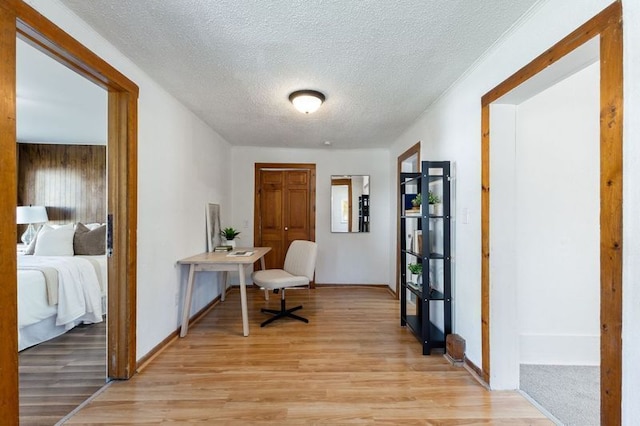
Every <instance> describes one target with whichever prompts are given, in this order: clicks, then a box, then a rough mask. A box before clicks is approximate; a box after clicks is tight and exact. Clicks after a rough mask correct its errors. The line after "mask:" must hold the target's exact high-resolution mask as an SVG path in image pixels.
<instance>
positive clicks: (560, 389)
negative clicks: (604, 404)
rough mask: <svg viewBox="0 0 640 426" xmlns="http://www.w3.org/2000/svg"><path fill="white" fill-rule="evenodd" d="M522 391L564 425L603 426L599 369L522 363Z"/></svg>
mask: <svg viewBox="0 0 640 426" xmlns="http://www.w3.org/2000/svg"><path fill="white" fill-rule="evenodd" d="M520 390H522V391H523V392H525V393H527V394H528V395H529V396H530V397H531V398H533V399H534V400H535V401H536V402H537V403H538V404H540V405H541V406H542V407H544V408H545V409H546V410H547V411H549V412H550V413H551V414H553V415H554V416H555V417H556V418H557V419H558V420H560V421H561V422H562V424H564V425H567V426H589V425H599V424H600V367H587V366H575V365H532V364H521V365H520Z"/></svg>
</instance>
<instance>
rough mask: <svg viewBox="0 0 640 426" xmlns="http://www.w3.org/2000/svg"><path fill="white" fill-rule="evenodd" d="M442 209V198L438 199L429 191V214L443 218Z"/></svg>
mask: <svg viewBox="0 0 640 426" xmlns="http://www.w3.org/2000/svg"><path fill="white" fill-rule="evenodd" d="M441 207H442V204H440V197H438V196H437V195H436V194H434V193H433V192H432V191H429V214H432V215H436V216H441V214H442V212H441V211H440V210H441V209H440V208H441Z"/></svg>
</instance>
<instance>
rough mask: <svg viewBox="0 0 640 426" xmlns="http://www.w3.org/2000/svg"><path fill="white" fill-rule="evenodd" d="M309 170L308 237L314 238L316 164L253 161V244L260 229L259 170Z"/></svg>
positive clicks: (256, 242)
mask: <svg viewBox="0 0 640 426" xmlns="http://www.w3.org/2000/svg"><path fill="white" fill-rule="evenodd" d="M264 169H267V170H269V169H273V170H309V172H310V173H309V234H310V236H309V238H310V239H311V241H315V240H316V165H315V164H313V163H255V165H254V173H253V174H254V187H253V245H254V246H255V245H257V244H259V243H258V241H257V236H258V232H259V231H260V209H259V206H260V194H259V191H258V190H259V188H260V184H261V182H260V170H264ZM312 286H313V283H312Z"/></svg>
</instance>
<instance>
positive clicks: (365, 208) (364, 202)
mask: <svg viewBox="0 0 640 426" xmlns="http://www.w3.org/2000/svg"><path fill="white" fill-rule="evenodd" d="M358 232H369V196H368V195H361V196H360V197H358Z"/></svg>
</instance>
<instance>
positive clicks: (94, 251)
mask: <svg viewBox="0 0 640 426" xmlns="http://www.w3.org/2000/svg"><path fill="white" fill-rule="evenodd" d="M106 236H107V226H106V225H101V226H98V227H97V228H94V229H89V228H88V227H87V226H85V225H84V224H82V223H78V225H77V226H76V232H75V234H74V236H73V251H74V253H75V254H80V255H85V256H96V255H100V254H105V247H106Z"/></svg>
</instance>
